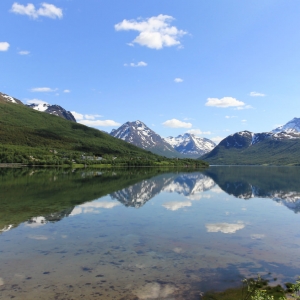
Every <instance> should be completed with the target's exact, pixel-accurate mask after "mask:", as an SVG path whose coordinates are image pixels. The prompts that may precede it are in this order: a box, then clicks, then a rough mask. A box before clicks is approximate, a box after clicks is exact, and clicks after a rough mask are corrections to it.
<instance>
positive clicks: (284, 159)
mask: <svg viewBox="0 0 300 300" xmlns="http://www.w3.org/2000/svg"><path fill="white" fill-rule="evenodd" d="M199 158H200V159H203V160H206V161H207V162H209V163H213V164H220V165H229V164H233V165H236V164H250V165H252V164H274V165H284V164H291V165H299V164H300V118H294V119H292V120H291V121H289V122H288V123H286V124H285V125H282V126H280V127H277V128H276V129H274V130H272V131H270V132H262V133H253V132H250V131H247V130H245V131H240V132H236V133H234V134H231V135H229V136H227V137H226V138H225V139H223V140H222V141H221V142H220V143H219V144H218V145H217V146H216V147H215V148H214V149H213V150H212V151H211V152H209V153H207V154H205V155H203V156H201V157H199Z"/></svg>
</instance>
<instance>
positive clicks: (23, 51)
mask: <svg viewBox="0 0 300 300" xmlns="http://www.w3.org/2000/svg"><path fill="white" fill-rule="evenodd" d="M18 53H19V54H20V55H29V54H30V51H26V50H22V51H19V52H18Z"/></svg>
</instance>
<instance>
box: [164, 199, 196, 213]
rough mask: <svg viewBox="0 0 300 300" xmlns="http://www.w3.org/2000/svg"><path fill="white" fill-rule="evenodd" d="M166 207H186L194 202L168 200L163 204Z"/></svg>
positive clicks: (172, 208) (173, 208)
mask: <svg viewBox="0 0 300 300" xmlns="http://www.w3.org/2000/svg"><path fill="white" fill-rule="evenodd" d="M162 206H163V207H164V208H166V209H167V210H172V211H175V210H178V209H180V208H184V207H189V206H192V202H191V201H181V202H179V201H171V202H166V203H164V204H163V205H162Z"/></svg>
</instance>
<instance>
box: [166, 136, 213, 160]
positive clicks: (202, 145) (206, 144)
mask: <svg viewBox="0 0 300 300" xmlns="http://www.w3.org/2000/svg"><path fill="white" fill-rule="evenodd" d="M165 141H166V142H168V143H169V144H170V145H171V146H172V147H173V148H174V149H175V150H176V151H178V152H179V153H181V154H184V155H186V156H190V157H193V158H197V157H199V156H201V155H204V154H205V153H208V152H210V151H211V150H213V148H215V146H216V144H215V143H214V142H213V141H211V140H209V139H207V138H201V137H197V136H196V135H194V134H192V133H189V132H186V133H184V134H181V135H178V136H177V137H172V136H169V137H167V138H165Z"/></svg>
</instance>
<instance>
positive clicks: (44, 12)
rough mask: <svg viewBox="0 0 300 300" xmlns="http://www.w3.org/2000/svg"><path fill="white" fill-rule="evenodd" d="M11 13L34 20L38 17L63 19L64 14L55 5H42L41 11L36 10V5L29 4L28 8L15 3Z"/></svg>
mask: <svg viewBox="0 0 300 300" xmlns="http://www.w3.org/2000/svg"><path fill="white" fill-rule="evenodd" d="M11 12H13V13H15V14H19V15H26V16H29V17H30V18H32V19H37V18H38V17H47V18H51V19H56V18H58V19H61V18H62V17H63V12H62V9H61V8H58V7H56V6H55V5H53V4H48V3H42V4H41V7H40V8H39V9H36V8H35V6H34V4H32V3H28V4H27V5H26V6H25V5H22V4H19V3H17V2H15V3H14V4H13V5H12V8H11Z"/></svg>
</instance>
